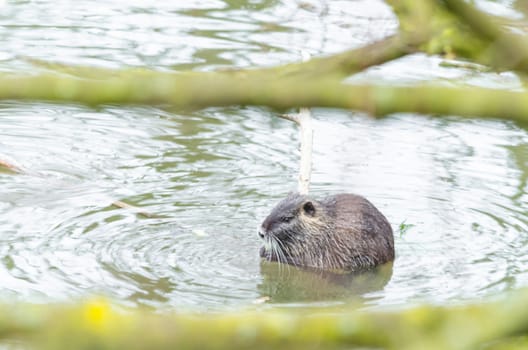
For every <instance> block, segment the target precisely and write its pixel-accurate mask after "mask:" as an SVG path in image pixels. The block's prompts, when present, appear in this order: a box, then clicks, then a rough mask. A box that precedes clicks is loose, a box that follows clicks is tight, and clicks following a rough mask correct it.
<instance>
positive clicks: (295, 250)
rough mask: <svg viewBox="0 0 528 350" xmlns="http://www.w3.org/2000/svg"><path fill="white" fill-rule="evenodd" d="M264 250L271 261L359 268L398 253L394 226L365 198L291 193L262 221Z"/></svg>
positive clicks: (323, 267) (336, 267)
mask: <svg viewBox="0 0 528 350" xmlns="http://www.w3.org/2000/svg"><path fill="white" fill-rule="evenodd" d="M259 236H260V237H261V238H262V239H263V240H264V247H262V248H261V250H260V255H261V257H263V258H264V259H266V260H268V261H277V262H279V263H287V264H292V265H297V266H304V267H312V268H317V269H324V270H349V271H350V270H354V271H356V270H359V269H363V268H368V267H373V266H376V265H379V264H381V263H385V262H387V261H391V260H393V259H394V243H393V237H392V229H391V227H390V225H389V223H388V222H387V220H386V219H385V217H384V216H383V215H382V214H381V213H380V212H379V211H378V210H377V209H376V208H375V207H374V206H373V205H372V204H371V203H370V202H369V201H367V200H366V199H365V198H363V197H361V196H356V195H353V194H340V195H336V196H330V197H327V198H325V199H323V200H321V201H318V200H315V199H313V198H311V197H309V196H306V195H300V194H298V193H290V194H289V195H288V196H287V197H286V198H285V199H283V200H282V201H281V202H279V203H278V204H277V205H276V206H275V208H273V210H272V211H271V213H270V214H269V215H268V217H267V218H266V219H265V220H264V222H263V223H262V225H261V227H260V230H259Z"/></svg>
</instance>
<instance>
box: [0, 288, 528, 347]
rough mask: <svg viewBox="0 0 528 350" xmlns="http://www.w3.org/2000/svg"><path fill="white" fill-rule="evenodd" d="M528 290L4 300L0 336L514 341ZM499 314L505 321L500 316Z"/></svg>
mask: <svg viewBox="0 0 528 350" xmlns="http://www.w3.org/2000/svg"><path fill="white" fill-rule="evenodd" d="M527 303H528V291H527V290H523V291H520V292H517V293H515V294H513V295H510V296H509V298H504V299H502V300H500V301H496V302H493V303H485V304H481V305H469V306H453V307H433V306H422V307H414V308H411V309H408V310H404V311H395V312H361V311H353V310H350V311H348V312H347V311H343V312H338V313H336V312H335V311H334V312H331V311H328V312H314V311H313V310H304V311H303V310H298V312H295V313H292V312H285V311H278V310H275V311H259V312H255V311H253V312H251V311H245V312H238V313H234V312H231V313H227V314H221V315H220V314H217V315H211V314H209V315H203V314H202V315H200V314H167V315H160V314H159V313H150V312H147V311H138V310H136V311H129V312H117V311H115V310H113V309H112V307H111V306H110V305H109V304H107V303H106V302H102V301H94V302H89V303H85V304H83V305H78V306H48V307H44V306H28V305H26V306H24V305H18V306H17V307H13V305H5V306H3V307H0V310H1V313H0V315H1V316H0V338H1V339H4V340H9V341H20V342H22V343H27V345H32V346H35V347H36V348H43V349H57V350H58V349H73V348H74V349H145V348H148V349H169V348H170V349H176V348H177V349H191V348H192V349H306V348H314V347H317V348H321V349H343V348H353V347H361V348H363V349H366V348H377V349H379V348H384V349H410V350H413V349H416V350H418V349H443V350H445V349H474V348H478V349H482V348H486V349H495V348H497V349H498V348H500V349H507V348H509V347H508V346H509V345H512V344H513V345H512V346H514V345H516V346H521V345H522V346H528V339H527V338H526V337H525V336H523V335H526V334H527V331H528V314H527V313H526V312H525V306H526V304H527ZM498 321H499V322H498Z"/></svg>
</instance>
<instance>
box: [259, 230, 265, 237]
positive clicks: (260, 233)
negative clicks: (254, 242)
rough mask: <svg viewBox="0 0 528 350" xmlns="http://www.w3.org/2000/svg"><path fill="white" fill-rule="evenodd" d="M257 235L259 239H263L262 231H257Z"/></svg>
mask: <svg viewBox="0 0 528 350" xmlns="http://www.w3.org/2000/svg"><path fill="white" fill-rule="evenodd" d="M258 235H259V237H260V238H262V239H264V233H263V232H262V230H258Z"/></svg>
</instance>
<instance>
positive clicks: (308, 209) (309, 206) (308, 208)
mask: <svg viewBox="0 0 528 350" xmlns="http://www.w3.org/2000/svg"><path fill="white" fill-rule="evenodd" d="M303 210H304V212H305V213H306V214H308V215H310V216H314V215H315V207H314V205H313V203H312V202H306V203H304V205H303Z"/></svg>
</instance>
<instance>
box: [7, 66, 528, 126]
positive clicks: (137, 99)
mask: <svg viewBox="0 0 528 350" xmlns="http://www.w3.org/2000/svg"><path fill="white" fill-rule="evenodd" d="M257 76H258V77H259V78H258V79H255V77H257ZM0 99H31V100H48V101H58V102H73V101H75V102H80V103H85V104H88V105H99V104H114V103H121V104H169V105H171V106H175V107H179V108H203V107H209V106H229V105H264V106H270V107H274V108H277V109H279V110H285V109H288V108H293V107H297V106H303V107H318V106H319V107H336V108H344V109H353V110H358V111H363V112H367V113H370V114H372V115H377V116H383V115H387V114H391V113H400V112H412V113H421V114H432V115H458V116H464V117H482V118H498V119H511V120H516V121H523V122H526V121H528V93H526V92H515V91H506V90H497V89H485V88H476V87H471V88H468V87H443V86H433V85H427V84H425V85H416V86H391V85H389V86H384V85H373V84H365V85H347V84H343V83H341V82H339V81H336V80H334V79H321V78H319V79H317V78H310V79H282V80H279V81H277V80H272V79H269V78H266V77H262V76H260V73H255V75H249V74H248V75H245V76H237V75H236V73H233V74H231V73H189V74H169V73H159V72H135V71H131V72H130V74H127V75H123V76H122V77H120V78H108V79H105V80H93V79H92V80H88V79H79V78H72V77H65V76H63V77H57V76H55V75H52V76H50V75H39V76H17V77H16V78H15V77H6V76H0Z"/></svg>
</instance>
